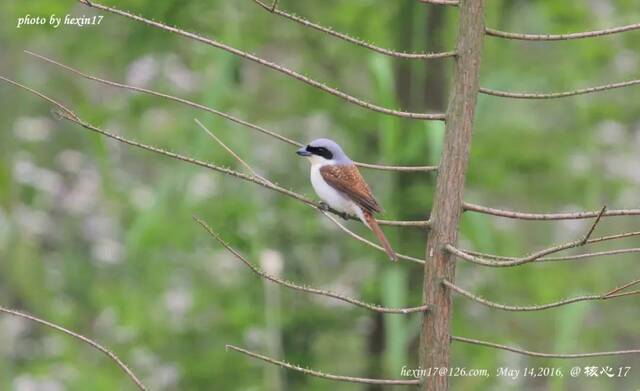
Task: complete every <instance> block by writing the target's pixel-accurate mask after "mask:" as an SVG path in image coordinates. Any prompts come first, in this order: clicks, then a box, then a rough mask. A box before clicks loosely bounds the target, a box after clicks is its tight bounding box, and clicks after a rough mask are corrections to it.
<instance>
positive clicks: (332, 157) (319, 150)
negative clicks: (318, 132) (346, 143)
mask: <svg viewBox="0 0 640 391" xmlns="http://www.w3.org/2000/svg"><path fill="white" fill-rule="evenodd" d="M296 153H297V154H298V155H300V156H304V157H306V158H308V159H309V161H310V162H311V164H322V165H324V164H349V163H351V159H349V157H348V156H347V155H346V154H345V153H344V152H343V151H342V148H340V145H338V143H336V142H335V141H333V140H329V139H327V138H319V139H316V140H313V141H312V142H310V143H309V144H307V145H305V146H304V147H302V148H300V149H298V150H297V151H296Z"/></svg>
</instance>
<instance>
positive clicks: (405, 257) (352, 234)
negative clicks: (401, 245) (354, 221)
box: [318, 209, 424, 265]
mask: <svg viewBox="0 0 640 391" xmlns="http://www.w3.org/2000/svg"><path fill="white" fill-rule="evenodd" d="M318 210H319V211H320V213H322V214H323V215H325V216H326V217H327V218H328V219H329V220H331V221H332V222H333V223H334V224H335V225H337V226H338V228H340V229H341V230H342V231H344V232H346V233H347V234H348V235H349V236H351V237H353V238H355V239H356V240H359V241H361V242H362V243H365V244H366V245H368V246H371V247H373V248H376V249H378V250H380V251H382V252H384V251H385V249H384V248H382V246H379V245H377V244H375V243H373V242H371V241H369V240H367V239H365V238H363V237H362V236H360V235H358V234H357V233H355V232H353V231H351V230H350V229H349V228H347V227H345V226H344V225H343V224H342V223H340V222H339V221H338V219H336V218H335V217H333V216H331V215H330V214H328V213H327V212H325V211H324V210H322V209H318ZM396 255H397V256H398V258H399V259H405V260H407V261H411V262H415V263H418V264H421V265H424V259H420V258H415V257H412V256H410V255H404V254H400V253H396Z"/></svg>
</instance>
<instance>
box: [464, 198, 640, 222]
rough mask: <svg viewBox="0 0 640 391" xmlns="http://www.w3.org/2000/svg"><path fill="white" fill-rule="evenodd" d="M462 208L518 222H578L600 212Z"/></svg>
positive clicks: (637, 212)
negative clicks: (543, 211)
mask: <svg viewBox="0 0 640 391" xmlns="http://www.w3.org/2000/svg"><path fill="white" fill-rule="evenodd" d="M462 207H463V209H464V210H465V211H470V212H478V213H483V214H488V215H492V216H499V217H506V218H510V219H520V220H579V219H590V218H592V217H597V216H598V214H599V213H600V211H592V212H569V213H524V212H512V211H509V210H502V209H496V208H490V207H487V206H482V205H476V204H472V203H469V202H464V203H463V204H462ZM603 216H604V217H609V216H640V209H613V210H607V211H605V213H603Z"/></svg>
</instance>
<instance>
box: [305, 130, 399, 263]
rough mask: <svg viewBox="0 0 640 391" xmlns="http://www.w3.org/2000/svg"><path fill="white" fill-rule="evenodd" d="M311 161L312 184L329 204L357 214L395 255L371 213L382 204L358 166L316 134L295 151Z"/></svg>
mask: <svg viewBox="0 0 640 391" xmlns="http://www.w3.org/2000/svg"><path fill="white" fill-rule="evenodd" d="M296 153H297V154H298V155H300V156H305V157H306V158H308V159H309V161H310V162H311V185H312V186H313V189H314V190H315V191H316V194H318V197H320V199H321V200H322V201H324V202H325V203H326V204H327V205H329V206H330V207H331V208H333V209H335V210H337V211H339V212H343V213H347V214H351V215H355V216H357V217H358V218H359V219H360V220H362V222H363V223H364V225H366V226H367V227H368V228H369V229H371V231H373V233H374V234H375V235H376V237H377V238H378V240H379V241H380V244H382V247H384V250H385V251H386V252H387V255H388V256H389V258H390V259H391V260H392V261H397V260H398V257H397V256H396V253H395V252H394V251H393V249H392V248H391V245H390V244H389V241H388V240H387V238H386V237H385V236H384V233H383V232H382V230H381V229H380V226H379V225H378V222H377V221H376V219H375V218H374V217H373V214H374V213H377V212H381V211H382V208H381V207H380V205H379V204H378V201H376V199H375V198H374V197H373V194H372V193H371V189H369V186H368V185H367V182H365V181H364V178H363V177H362V175H360V171H358V167H356V165H355V164H353V161H351V159H349V157H348V156H347V155H346V154H345V153H344V152H343V151H342V148H340V145H338V144H337V143H336V142H335V141H332V140H329V139H326V138H319V139H317V140H313V141H312V142H310V143H309V144H308V145H306V146H304V147H302V148H300V149H298V151H297V152H296Z"/></svg>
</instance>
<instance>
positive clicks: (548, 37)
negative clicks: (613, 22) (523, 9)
mask: <svg viewBox="0 0 640 391" xmlns="http://www.w3.org/2000/svg"><path fill="white" fill-rule="evenodd" d="M638 29H640V23H634V24H628V25H626V26H620V27H613V28H609V29H604V30H595V31H585V32H581V33H570V34H521V33H510V32H506V31H500V30H494V29H491V28H487V29H486V32H487V35H490V36H492V37H500V38H507V39H519V40H523V41H565V40H569V39H580V38H590V37H600V36H603V35H610V34H617V33H623V32H625V31H632V30H638Z"/></svg>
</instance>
